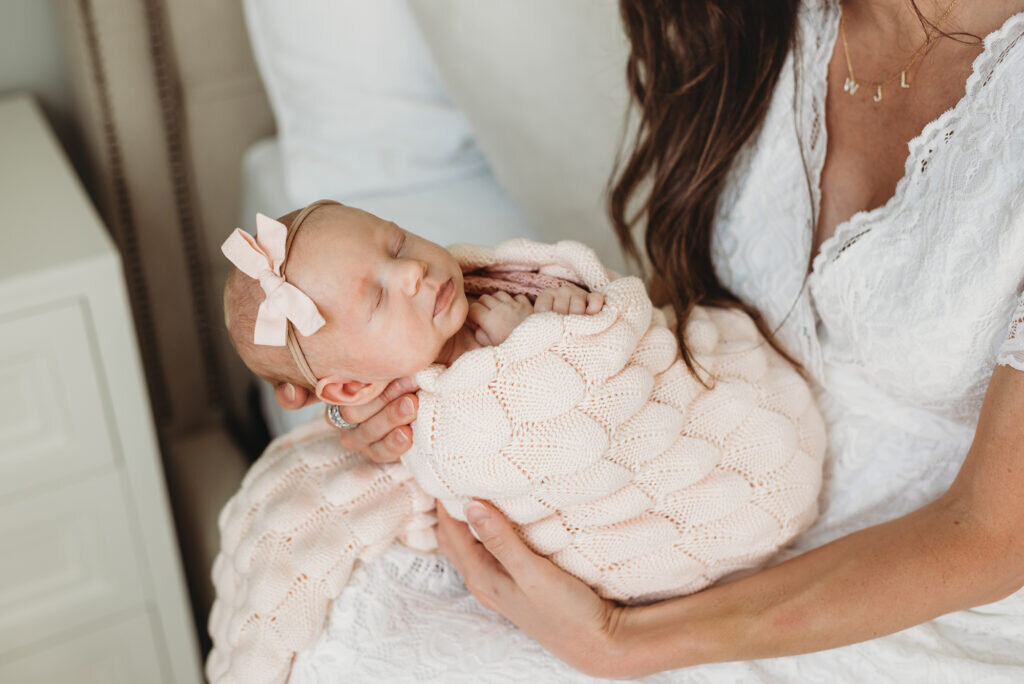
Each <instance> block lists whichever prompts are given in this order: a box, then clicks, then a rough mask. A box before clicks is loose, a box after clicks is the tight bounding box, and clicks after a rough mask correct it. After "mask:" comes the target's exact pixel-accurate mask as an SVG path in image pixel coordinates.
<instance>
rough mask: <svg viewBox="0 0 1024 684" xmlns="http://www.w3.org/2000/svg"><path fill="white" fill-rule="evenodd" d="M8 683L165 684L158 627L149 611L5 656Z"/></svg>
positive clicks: (3, 673)
mask: <svg viewBox="0 0 1024 684" xmlns="http://www.w3.org/2000/svg"><path fill="white" fill-rule="evenodd" d="M0 682H4V683H5V684H53V683H54V682H74V683H75V684H161V683H162V682H166V683H167V684H170V680H169V679H168V678H166V677H164V676H163V675H162V673H161V671H160V659H159V657H158V655H157V649H156V641H155V640H154V638H153V626H152V624H150V620H149V618H148V616H147V614H146V613H138V614H136V615H133V616H132V617H130V618H127V619H124V620H121V621H119V622H116V623H114V624H113V625H104V626H102V627H100V628H91V629H89V630H88V631H87V632H85V633H80V634H78V635H77V636H71V637H69V638H65V639H61V640H60V641H57V642H54V643H52V644H48V645H46V646H44V647H41V648H39V649H35V650H32V651H30V652H28V653H19V654H17V655H15V656H14V657H13V658H12V659H10V660H0Z"/></svg>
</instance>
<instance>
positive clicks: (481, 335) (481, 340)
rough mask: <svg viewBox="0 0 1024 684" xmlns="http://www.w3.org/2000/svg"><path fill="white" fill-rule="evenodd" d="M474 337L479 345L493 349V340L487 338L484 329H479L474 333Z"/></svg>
mask: <svg viewBox="0 0 1024 684" xmlns="http://www.w3.org/2000/svg"><path fill="white" fill-rule="evenodd" d="M473 337H474V338H475V339H476V341H477V344H479V345H481V346H483V347H493V346H494V345H493V344H491V338H490V337H488V336H487V333H485V332H484V329H483V328H477V329H476V332H474V333H473Z"/></svg>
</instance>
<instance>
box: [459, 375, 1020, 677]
mask: <svg viewBox="0 0 1024 684" xmlns="http://www.w3.org/2000/svg"><path fill="white" fill-rule="evenodd" d="M1022 491H1024V373H1022V372H1020V371H1015V370H1013V369H1011V368H1007V367H1002V366H1001V367H998V368H997V369H996V371H995V373H994V374H993V376H992V382H991V384H990V386H989V389H988V393H987V395H986V397H985V402H984V405H983V407H982V412H981V418H980V421H979V423H978V429H977V432H976V434H975V438H974V443H973V444H972V446H971V449H970V451H969V453H968V455H967V458H966V460H965V461H964V464H963V466H962V467H961V470H960V473H959V475H958V476H957V479H956V481H955V482H954V483H953V485H952V486H951V487H950V489H949V491H948V492H947V493H946V494H945V495H943V496H942V497H941V498H940V499H939V500H937V501H935V502H934V503H931V504H929V505H927V506H925V507H923V508H921V509H919V510H917V511H914V512H913V513H910V514H908V515H906V516H904V517H902V518H899V519H896V520H893V521H891V522H888V523H885V524H882V525H876V526H874V527H870V528H867V529H865V530H862V531H860V532H857V533H855V534H851V535H849V536H847V537H844V538H842V539H838V540H836V541H834V542H832V543H830V544H828V545H826V546H823V547H821V548H819V549H815V550H814V551H811V552H809V553H806V554H804V555H802V556H799V557H797V558H794V559H792V560H789V561H787V562H785V563H782V564H780V565H778V566H775V567H773V568H770V569H767V570H764V571H762V572H759V573H757V574H755V575H752V576H750V577H747V578H745V579H742V580H739V581H736V582H732V583H730V584H725V585H721V586H718V587H714V588H712V589H708V590H706V591H703V592H700V593H698V594H694V595H692V596H689V597H684V598H680V599H672V600H668V601H663V602H661V603H657V604H653V605H650V606H645V607H632V608H631V607H621V606H615V605H613V604H611V603H610V602H606V601H601V600H600V599H598V598H597V596H596V595H594V594H593V593H592V592H590V593H589V595H588V594H586V593H583V592H581V590H580V586H582V585H581V583H579V582H577V581H576V580H574V579H573V578H572V577H570V576H569V575H567V574H566V573H564V572H562V571H561V570H559V569H558V568H556V567H555V566H554V565H552V564H551V563H549V562H548V561H547V560H545V559H543V558H540V557H538V556H535V555H534V554H532V553H531V552H530V551H529V550H528V549H527V548H526V547H525V546H524V545H523V544H522V543H521V542H519V540H518V538H516V537H515V535H514V533H513V532H512V529H511V527H510V526H509V525H508V523H507V522H505V521H504V520H503V519H502V518H501V516H500V515H498V514H497V513H496V511H494V509H491V508H489V507H488V509H487V510H488V512H489V515H488V516H487V520H486V522H483V523H481V524H478V525H475V526H474V527H475V528H476V529H477V530H478V534H479V536H480V538H481V539H482V540H483V541H484V546H486V550H485V549H484V546H481V545H480V544H478V543H476V542H475V540H473V538H472V536H470V535H469V534H468V531H467V530H466V529H465V526H463V525H461V524H460V523H458V522H456V521H454V520H453V519H451V518H449V517H447V516H442V520H441V530H440V533H439V539H440V541H441V544H442V549H443V550H444V551H445V552H446V553H447V554H448V555H449V557H450V558H452V561H453V563H455V565H456V567H457V568H458V569H459V571H460V572H461V573H462V574H463V577H464V578H465V579H466V584H467V586H469V587H470V588H471V590H473V593H474V594H475V595H477V597H478V598H479V599H480V600H481V602H482V603H484V605H487V606H489V607H491V608H493V609H494V610H497V611H498V612H500V613H502V614H503V615H505V616H506V617H508V618H509V619H510V620H512V621H513V622H515V623H516V624H518V625H519V626H520V627H522V628H523V629H524V630H525V631H526V632H527V633H529V634H530V635H531V636H533V637H534V638H535V639H537V641H539V642H540V643H541V644H542V645H544V646H545V647H546V648H548V649H549V650H551V651H552V652H553V653H554V654H555V655H557V656H559V657H560V658H562V659H563V660H565V661H566V662H568V663H569V664H570V665H573V666H574V667H576V668H578V669H580V670H582V671H585V672H588V673H590V674H594V675H601V676H612V677H636V676H641V675H645V674H650V673H652V672H660V671H663V670H668V669H674V668H678V667H684V666H688V665H694V664H698V663H708V662H716V661H724V660H748V659H752V658H762V657H772V656H782V655H791V654H796V653H805V652H809V651H818V650H823V649H827V648H832V647H835V646H841V645H844V644H850V643H854V642H857V641H863V640H866V639H871V638H874V637H879V636H882V635H885V634H889V633H892V632H895V631H898V630H901V629H904V628H906V627H910V626H912V625H916V624H918V623H921V622H925V621H927V620H930V619H932V618H934V617H937V616H939V615H942V614H944V613H948V612H951V611H954V610H959V609H963V608H968V607H971V606H976V605H980V604H984V603H989V602H992V601H995V600H998V599H1000V598H1003V597H1005V596H1008V595H1009V594H1011V593H1013V592H1015V591H1017V590H1018V589H1020V588H1021V587H1022V586H1024V496H1021V492H1022ZM467 513H468V511H467ZM487 551H490V552H491V553H488V552H487ZM492 554H493V555H492ZM495 559H497V560H495ZM567 628H568V629H567Z"/></svg>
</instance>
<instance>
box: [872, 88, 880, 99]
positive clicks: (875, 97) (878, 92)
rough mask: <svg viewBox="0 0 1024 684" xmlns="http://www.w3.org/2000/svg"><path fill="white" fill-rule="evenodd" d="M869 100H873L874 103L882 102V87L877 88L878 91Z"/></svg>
mask: <svg viewBox="0 0 1024 684" xmlns="http://www.w3.org/2000/svg"><path fill="white" fill-rule="evenodd" d="M871 99H872V100H874V101H875V102H881V101H882V86H878V90H877V91H875V96H874V97H873V98H871Z"/></svg>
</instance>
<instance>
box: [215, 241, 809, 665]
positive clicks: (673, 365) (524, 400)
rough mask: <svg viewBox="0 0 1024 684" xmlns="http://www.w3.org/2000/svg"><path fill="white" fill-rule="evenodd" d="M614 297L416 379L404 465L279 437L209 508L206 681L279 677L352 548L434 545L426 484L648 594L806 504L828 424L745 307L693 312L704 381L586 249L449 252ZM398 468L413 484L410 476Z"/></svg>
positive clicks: (753, 558)
mask: <svg viewBox="0 0 1024 684" xmlns="http://www.w3.org/2000/svg"><path fill="white" fill-rule="evenodd" d="M453 253H454V254H455V256H456V258H457V259H458V260H459V262H460V264H461V265H462V267H463V269H464V270H467V271H468V270H474V269H476V268H479V267H482V266H491V265H495V264H501V266H502V267H503V268H524V269H527V268H528V269H533V270H537V271H540V272H543V273H548V274H551V275H556V276H560V277H567V278H570V279H575V280H577V281H579V282H582V283H584V284H585V285H587V286H588V287H589V288H590V289H591V290H595V291H600V292H602V293H604V295H605V306H604V309H603V310H602V312H600V313H599V314H596V315H591V316H562V315H559V314H555V313H545V314H535V315H532V316H530V317H529V318H528V319H527V320H526V321H524V322H523V323H522V324H521V325H520V326H519V327H518V328H516V330H515V331H513V333H512V334H511V335H510V336H509V338H508V339H507V340H506V341H505V342H503V343H502V344H501V345H499V346H496V347H486V348H482V349H478V350H474V351H471V352H467V353H466V354H464V355H463V356H462V357H461V358H460V359H459V360H458V361H456V362H455V363H454V364H453V365H452V366H451V368H444V367H442V366H434V367H431V368H429V369H427V370H425V371H423V372H421V373H420V374H419V375H418V377H417V380H418V381H419V384H420V387H421V391H420V410H419V415H418V417H417V421H416V423H415V424H414V426H413V429H414V439H413V443H414V447H413V448H412V449H411V450H410V451H409V453H408V454H407V455H406V456H405V457H404V458H403V463H404V465H398V464H393V465H388V466H380V465H376V464H373V463H371V462H368V461H366V460H365V459H363V458H362V457H360V456H359V455H357V454H353V453H349V452H346V451H344V450H343V449H342V448H341V447H340V445H339V444H338V443H337V438H336V435H333V434H332V432H331V431H330V430H329V429H326V426H325V424H324V423H322V422H320V423H319V424H314V425H311V426H307V427H305V428H301V429H300V430H299V431H298V432H297V433H292V434H290V435H288V436H286V437H285V438H283V439H281V440H278V441H275V442H274V443H273V444H272V445H271V446H270V447H269V448H268V450H267V453H266V454H265V455H264V456H263V457H262V458H261V459H260V461H259V462H258V463H257V464H256V465H255V466H254V467H253V469H252V471H251V472H250V473H249V474H248V475H247V477H246V479H245V481H244V482H243V484H242V488H241V490H240V491H239V492H238V494H236V496H235V497H233V498H232V500H231V501H230V502H229V503H228V505H227V506H226V508H225V510H224V512H223V514H222V517H221V530H222V551H221V554H220V556H219V557H218V559H217V561H216V564H215V566H214V583H215V586H216V589H217V592H218V599H217V602H216V604H215V606H214V610H213V612H212V614H211V618H210V632H211V635H212V636H213V640H214V651H213V653H212V654H211V656H210V660H209V662H208V665H207V673H208V675H209V677H210V680H211V681H212V682H245V683H246V684H257V683H259V682H279V681H283V680H284V679H286V677H287V674H288V672H289V668H290V665H291V661H292V658H293V656H294V654H295V653H296V652H297V651H300V650H302V649H304V648H306V647H308V646H309V645H310V644H311V643H312V642H313V641H314V640H315V639H316V637H317V636H318V635H319V633H320V631H321V630H322V628H323V625H324V622H325V620H326V617H327V611H328V607H329V604H330V602H331V601H332V600H333V599H334V598H335V597H336V596H338V594H339V593H340V592H341V590H342V588H343V587H344V585H345V583H346V582H347V580H348V578H349V575H350V573H351V571H352V568H353V566H354V564H355V561H356V560H367V559H369V558H371V557H373V556H375V555H377V554H378V553H379V552H380V551H381V550H382V549H383V548H385V547H386V546H387V545H388V544H389V543H390V542H391V541H393V540H394V539H396V538H400V539H401V540H402V541H404V542H405V543H406V544H407V545H410V546H412V547H414V548H420V549H429V548H433V546H434V538H433V533H432V529H431V527H432V524H433V522H434V518H433V516H432V515H431V514H430V510H431V508H432V506H431V504H432V499H433V497H436V498H438V499H441V500H442V501H443V502H445V503H446V507H447V508H448V510H450V511H452V513H453V514H454V515H457V516H458V515H461V510H462V506H461V502H463V501H465V500H468V499H469V498H470V497H476V498H485V499H490V500H492V501H494V503H495V504H496V505H497V506H498V507H499V508H500V509H501V510H502V511H503V512H504V513H505V514H506V515H507V516H508V517H509V518H510V519H511V520H512V521H513V522H514V523H516V524H517V527H518V530H519V532H520V534H521V535H522V537H523V538H524V540H525V541H526V542H527V543H528V544H529V545H530V546H531V547H532V548H533V549H535V550H536V551H537V552H539V553H542V554H544V555H546V556H547V557H549V558H550V559H551V560H552V561H553V562H555V563H556V564H558V565H559V566H561V567H563V568H565V569H566V570H568V571H569V572H571V573H573V574H574V575H576V576H577V577H580V578H581V579H583V580H584V581H586V582H587V583H589V584H591V585H592V586H594V587H595V588H596V589H597V590H598V592H599V593H600V594H602V595H604V596H607V597H612V598H616V599H622V600H649V599H655V598H660V597H664V596H670V595H679V594H685V593H689V592H693V591H696V590H699V589H701V588H703V587H705V586H707V585H708V584H710V583H712V582H714V581H715V580H717V579H719V578H721V577H722V576H724V575H726V574H728V573H730V572H733V571H736V570H740V569H748V568H752V567H756V566H757V565H759V564H761V563H762V562H764V561H765V560H767V559H768V558H769V557H771V555H773V554H774V553H775V552H776V551H777V550H778V549H779V548H780V547H781V546H783V545H784V544H786V543H787V542H789V541H790V540H791V539H792V538H793V537H794V536H795V535H796V534H797V533H798V532H800V531H801V530H803V529H805V528H806V527H807V526H808V525H809V524H810V523H811V522H812V521H813V519H814V516H815V514H816V511H817V494H818V491H819V488H820V483H821V462H822V457H823V454H824V431H823V427H822V420H821V417H820V415H819V413H818V411H817V408H816V407H815V405H814V402H813V401H812V400H811V395H810V391H809V389H808V387H807V385H806V383H805V382H804V380H803V379H802V378H801V377H800V375H799V374H798V373H797V372H796V371H795V370H793V369H792V368H791V367H790V366H789V365H788V364H787V363H786V362H784V361H783V360H782V358H781V357H780V356H779V355H778V354H777V353H775V352H774V351H773V350H772V349H771V348H770V347H769V346H768V345H767V344H765V343H764V342H763V341H762V340H761V338H760V337H759V335H758V333H757V330H756V328H755V326H754V325H753V323H752V322H751V321H750V320H749V318H747V317H746V316H745V315H742V314H739V313H736V312H729V311H715V310H699V311H697V312H696V314H695V315H694V316H693V317H692V318H691V320H690V322H689V323H688V327H687V341H688V344H689V345H690V346H691V349H692V350H693V351H694V354H695V358H696V361H697V363H698V364H699V367H700V368H702V369H704V370H705V371H706V373H705V379H710V378H714V380H713V381H712V382H710V383H709V385H710V387H708V386H705V385H704V384H702V383H701V381H700V380H698V379H697V378H696V377H695V376H694V375H693V374H691V373H690V372H689V371H688V370H687V368H686V366H685V365H684V364H683V362H682V361H681V359H680V357H679V353H678V346H677V345H676V342H675V338H674V336H673V335H672V333H671V332H670V331H669V330H668V328H667V327H666V326H665V317H664V315H663V314H662V313H661V312H660V311H657V310H655V309H654V308H653V307H652V306H651V303H650V300H649V298H648V297H647V294H646V292H645V290H644V287H643V283H642V282H641V281H640V280H638V279H636V278H619V279H616V280H610V279H609V277H608V275H607V273H606V272H605V269H604V268H603V267H602V266H601V264H600V263H599V261H598V260H597V258H596V256H595V255H594V253H593V252H592V251H591V250H590V249H588V248H586V247H584V246H583V245H580V244H579V243H572V242H562V243H558V244H557V245H544V244H539V243H533V242H529V241H526V240H515V241H510V242H507V243H503V244H502V245H499V246H498V247H497V248H495V249H494V250H490V249H483V248H475V247H458V248H455V249H453ZM410 476H411V477H413V478H414V479H415V481H413V480H412V479H410Z"/></svg>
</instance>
